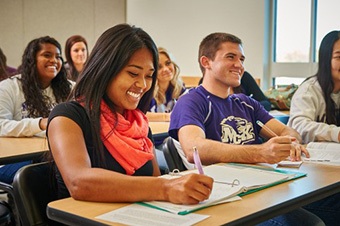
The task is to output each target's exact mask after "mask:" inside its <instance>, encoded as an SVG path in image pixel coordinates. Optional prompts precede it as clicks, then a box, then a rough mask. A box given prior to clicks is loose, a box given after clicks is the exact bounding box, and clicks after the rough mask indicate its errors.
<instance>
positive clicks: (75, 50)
mask: <svg viewBox="0 0 340 226" xmlns="http://www.w3.org/2000/svg"><path fill="white" fill-rule="evenodd" d="M88 55H89V54H88V48H87V42H86V40H85V38H84V37H82V36H80V35H74V36H71V37H69V38H68V39H67V41H66V44H65V56H66V64H65V68H66V70H67V73H68V78H69V79H71V80H73V81H76V80H77V78H78V76H79V73H80V72H81V71H82V70H83V67H84V65H85V63H86V61H87V57H88Z"/></svg>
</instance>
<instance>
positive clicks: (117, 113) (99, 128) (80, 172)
mask: <svg viewBox="0 0 340 226" xmlns="http://www.w3.org/2000/svg"><path fill="white" fill-rule="evenodd" d="M157 67H158V53H157V48H156V45H155V43H154V42H153V40H152V39H151V37H150V36H149V35H148V34H147V33H146V32H144V31H143V30H142V29H140V28H137V27H131V26H130V25H127V24H120V25H117V26H115V27H112V28H110V29H108V30H107V31H105V32H104V33H103V34H102V35H101V36H100V37H99V39H98V41H97V43H96V44H95V46H94V48H93V50H92V52H91V55H90V57H89V60H88V62H87V63H86V65H85V68H84V70H83V72H82V76H81V78H80V79H79V80H78V82H77V84H76V86H75V88H74V90H73V95H72V96H73V101H71V102H68V103H63V104H60V105H58V106H57V107H56V108H55V109H54V110H53V111H52V113H51V115H50V117H49V124H48V129H47V137H48V141H49V145H50V150H51V154H52V156H53V158H54V162H55V166H56V178H57V184H58V194H59V197H60V198H62V197H68V196H70V195H71V196H72V197H73V198H75V199H78V200H88V201H102V202H136V201H146V200H165V201H170V202H173V203H198V202H199V201H203V200H205V199H207V198H208V197H209V195H210V189H211V188H212V183H213V180H212V178H210V177H207V176H204V175H199V174H191V175H187V176H183V177H180V178H178V179H173V180H167V179H164V178H158V177H152V176H158V175H160V173H159V168H158V165H157V161H156V159H155V158H154V148H153V144H152V142H151V140H152V134H151V132H150V130H149V128H148V120H147V118H146V116H145V115H144V113H145V112H146V111H147V109H148V108H149V104H150V101H151V98H152V96H153V91H154V86H155V83H156V75H157Z"/></svg>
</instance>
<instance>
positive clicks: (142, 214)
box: [96, 204, 210, 226]
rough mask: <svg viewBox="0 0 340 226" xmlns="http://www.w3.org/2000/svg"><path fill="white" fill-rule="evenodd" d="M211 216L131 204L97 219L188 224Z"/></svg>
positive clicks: (151, 224) (167, 225) (155, 225)
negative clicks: (175, 212)
mask: <svg viewBox="0 0 340 226" xmlns="http://www.w3.org/2000/svg"><path fill="white" fill-rule="evenodd" d="M208 217H210V216H208V215H201V214H194V213H190V214H187V215H183V216H182V215H176V214H172V213H169V212H165V211H161V210H157V209H154V208H150V207H146V206H142V205H139V204H131V205H128V206H125V207H122V208H119V209H117V210H113V211H111V212H108V213H105V214H102V215H100V216H97V217H96V218H97V219H101V220H106V221H110V222H116V223H121V224H126V225H138V226H159V225H164V226H187V225H193V224H196V223H198V222H200V221H202V220H204V219H206V218H208Z"/></svg>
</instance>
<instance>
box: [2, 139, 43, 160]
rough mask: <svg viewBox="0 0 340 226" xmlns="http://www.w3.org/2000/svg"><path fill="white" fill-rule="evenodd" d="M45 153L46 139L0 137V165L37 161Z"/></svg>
mask: <svg viewBox="0 0 340 226" xmlns="http://www.w3.org/2000/svg"><path fill="white" fill-rule="evenodd" d="M46 151H48V145H47V139H46V138H41V137H20V138H13V137H0V165H4V164H9V163H15V162H22V161H27V160H33V159H37V158H39V157H41V156H42V155H43V153H45V152H46Z"/></svg>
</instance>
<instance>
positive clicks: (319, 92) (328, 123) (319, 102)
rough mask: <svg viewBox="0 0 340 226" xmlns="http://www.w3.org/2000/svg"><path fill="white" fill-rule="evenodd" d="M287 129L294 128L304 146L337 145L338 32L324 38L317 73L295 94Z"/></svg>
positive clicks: (339, 106)
mask: <svg viewBox="0 0 340 226" xmlns="http://www.w3.org/2000/svg"><path fill="white" fill-rule="evenodd" d="M288 126H290V127H292V128H294V129H296V130H297V131H298V132H299V133H300V134H301V136H302V138H303V141H304V142H305V143H308V142H312V141H332V142H340V31H331V32H329V33H328V34H327V35H326V36H325V37H324V38H323V40H322V42H321V45H320V49H319V64H318V72H317V73H316V74H315V75H314V76H311V77H309V78H307V79H306V80H305V81H304V82H303V83H302V84H301V85H300V87H299V88H298V90H297V91H296V92H295V94H294V96H293V99H292V102H291V107H290V118H289V121H288Z"/></svg>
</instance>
